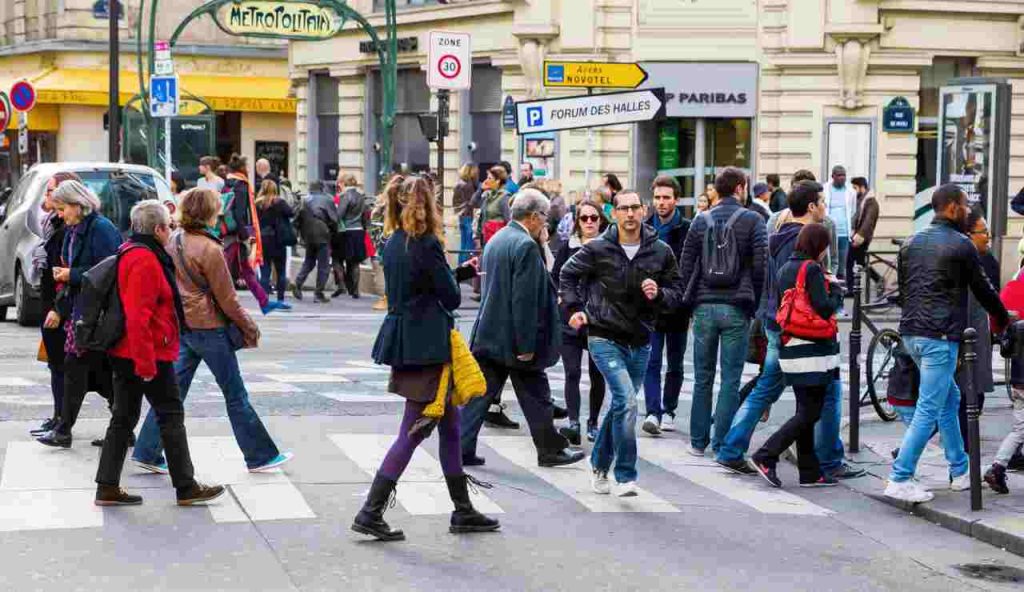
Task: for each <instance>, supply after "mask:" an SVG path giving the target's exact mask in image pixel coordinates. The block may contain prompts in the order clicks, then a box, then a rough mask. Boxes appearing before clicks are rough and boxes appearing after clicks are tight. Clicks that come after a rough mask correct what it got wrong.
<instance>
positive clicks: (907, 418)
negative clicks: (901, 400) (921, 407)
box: [892, 405, 916, 428]
mask: <svg viewBox="0 0 1024 592" xmlns="http://www.w3.org/2000/svg"><path fill="white" fill-rule="evenodd" d="M914 409H916V407H907V406H903V405H893V406H892V410H893V411H895V412H896V415H898V416H899V418H900V421H902V422H903V425H905V426H907V427H908V428H909V427H910V423H911V422H912V421H914Z"/></svg>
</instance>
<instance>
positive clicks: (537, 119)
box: [526, 106, 544, 127]
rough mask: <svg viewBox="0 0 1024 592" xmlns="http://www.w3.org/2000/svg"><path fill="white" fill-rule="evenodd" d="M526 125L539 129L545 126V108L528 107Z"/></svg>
mask: <svg viewBox="0 0 1024 592" xmlns="http://www.w3.org/2000/svg"><path fill="white" fill-rule="evenodd" d="M526 125H527V127H538V126H542V125H544V107H540V106H537V107H527V108H526Z"/></svg>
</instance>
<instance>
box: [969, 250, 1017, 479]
mask: <svg viewBox="0 0 1024 592" xmlns="http://www.w3.org/2000/svg"><path fill="white" fill-rule="evenodd" d="M1021 245H1024V241H1021ZM1021 264H1022V265H1021V266H1020V270H1018V271H1017V273H1016V275H1014V277H1013V279H1012V280H1010V281H1009V283H1007V284H1006V287H1005V288H1003V291H1002V292H1001V293H1000V295H999V298H1000V300H1002V302H1003V305H1004V306H1006V308H1007V310H1009V311H1011V312H1013V313H1015V314H1016V316H1017V318H1022V317H1024V273H1022V271H1021V270H1024V260H1022V261H1021ZM1022 328H1024V324H1022V323H1020V322H1019V321H1018V322H1016V323H1014V324H1013V326H1012V327H1011V328H1010V330H1009V331H1008V334H1009V337H1010V344H1011V347H1010V350H1011V351H1010V356H1009V358H1010V375H1009V376H1007V377H1006V380H1007V381H1009V383H1010V404H1011V405H1012V406H1013V425H1012V426H1011V428H1010V432H1009V433H1008V434H1006V437H1005V438H1003V441H1002V443H1001V444H1000V445H999V449H998V450H997V451H996V454H995V457H994V458H993V459H992V465H991V467H990V468H989V469H988V470H987V471H986V472H985V477H984V479H985V483H987V484H988V486H989V487H990V488H991V489H992V491H995V492H996V493H1002V494H1006V493H1010V488H1009V487H1008V486H1007V484H1006V471H1007V470H1008V469H1010V468H1011V467H1012V460H1013V459H1014V457H1016V456H1018V455H1020V447H1021V444H1024V332H1022V331H1021V329H1022ZM979 342H980V339H979ZM1003 355H1004V356H1005V355H1006V354H1005V353H1004V354H1003Z"/></svg>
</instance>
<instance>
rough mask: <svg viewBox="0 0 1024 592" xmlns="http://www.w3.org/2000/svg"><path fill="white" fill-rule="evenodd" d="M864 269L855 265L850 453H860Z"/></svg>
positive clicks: (852, 279) (851, 341) (851, 332)
mask: <svg viewBox="0 0 1024 592" xmlns="http://www.w3.org/2000/svg"><path fill="white" fill-rule="evenodd" d="M862 273H864V268H863V267H862V266H861V265H860V264H859V263H854V264H853V277H852V278H850V279H851V281H853V285H852V286H851V289H852V290H853V323H852V327H851V328H850V384H849V387H850V438H849V442H847V444H848V448H849V449H850V452H860V320H861V314H863V313H862V311H861V300H862V297H861V290H860V276H861V274H862Z"/></svg>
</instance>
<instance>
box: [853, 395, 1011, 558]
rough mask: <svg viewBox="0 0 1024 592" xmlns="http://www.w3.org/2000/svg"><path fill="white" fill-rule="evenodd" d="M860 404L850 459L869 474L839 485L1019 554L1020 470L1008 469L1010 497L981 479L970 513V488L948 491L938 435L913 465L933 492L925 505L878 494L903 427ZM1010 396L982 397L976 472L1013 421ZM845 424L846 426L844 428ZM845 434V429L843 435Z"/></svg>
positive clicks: (984, 465)
mask: <svg viewBox="0 0 1024 592" xmlns="http://www.w3.org/2000/svg"><path fill="white" fill-rule="evenodd" d="M870 411H871V410H870V409H869V408H865V409H864V411H863V412H862V415H861V425H860V452H859V453H857V454H851V455H850V457H851V459H852V460H854V461H855V462H856V463H857V464H858V465H859V466H861V467H863V468H865V469H867V470H868V473H869V474H870V477H869V478H864V479H852V480H849V481H844V484H845V485H846V486H848V487H850V488H851V489H853V490H855V491H859V492H861V493H863V494H865V495H867V496H869V497H872V498H874V499H877V500H879V501H882V502H885V503H887V504H889V505H892V506H895V507H898V508H901V509H903V510H905V511H907V512H909V513H911V514H913V515H915V516H920V517H922V518H924V519H926V520H928V521H930V522H934V523H936V524H938V525H940V526H943V527H944V528H947V529H949V530H953V531H955V532H959V533H961V534H965V535H968V536H971V537H974V538H976V539H978V540H981V541H984V542H986V543H989V544H991V545H995V546H997V547H1001V548H1003V549H1005V550H1007V551H1009V552H1011V553H1014V554H1017V555H1022V556H1024V473H1010V474H1008V475H1007V481H1008V485H1009V488H1010V493H1009V495H999V494H997V493H995V492H994V491H992V490H990V489H989V488H988V486H987V485H985V484H984V482H982V492H983V493H982V500H983V507H984V509H983V510H980V511H977V512H972V511H971V505H970V504H971V502H970V491H964V492H954V491H950V490H949V477H948V465H947V464H946V460H945V457H944V456H943V452H942V447H941V445H940V444H939V440H938V437H936V438H934V439H933V440H932V441H931V442H930V443H929V444H928V447H927V448H926V449H925V452H924V454H923V455H922V456H921V461H920V463H919V464H918V472H917V478H918V479H920V480H921V484H922V485H923V486H924V487H925V488H927V489H928V490H930V491H932V492H933V493H934V494H935V499H934V500H932V501H930V502H928V503H924V504H908V503H905V502H900V501H897V500H892V499H889V498H887V497H885V496H883V495H882V492H883V491H884V490H885V481H886V479H888V477H889V470H890V467H891V465H892V460H893V459H892V451H893V450H894V449H896V448H898V447H899V446H900V443H901V442H902V439H903V433H904V426H903V424H902V423H900V422H899V421H895V422H890V423H886V422H883V421H881V420H880V419H878V417H877V416H875V415H874V414H873V413H869V412H870ZM1012 419H1013V418H1012V415H1011V408H1010V403H1009V400H1008V399H1007V396H1006V391H1005V388H1004V387H997V388H996V392H994V393H991V394H989V395H988V396H987V397H986V402H985V412H984V414H983V415H982V417H981V422H980V423H981V473H982V474H983V475H984V473H985V471H986V470H987V469H988V467H989V466H990V465H991V463H992V458H993V455H994V454H995V452H996V450H997V449H998V448H999V444H1000V443H1001V442H1002V440H1003V437H1004V436H1005V435H1006V434H1007V433H1009V431H1010V426H1011V423H1012ZM844 427H845V426H844ZM846 434H848V432H847V431H846V430H845V429H844V430H843V435H844V437H845V436H846Z"/></svg>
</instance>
